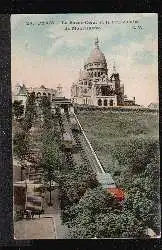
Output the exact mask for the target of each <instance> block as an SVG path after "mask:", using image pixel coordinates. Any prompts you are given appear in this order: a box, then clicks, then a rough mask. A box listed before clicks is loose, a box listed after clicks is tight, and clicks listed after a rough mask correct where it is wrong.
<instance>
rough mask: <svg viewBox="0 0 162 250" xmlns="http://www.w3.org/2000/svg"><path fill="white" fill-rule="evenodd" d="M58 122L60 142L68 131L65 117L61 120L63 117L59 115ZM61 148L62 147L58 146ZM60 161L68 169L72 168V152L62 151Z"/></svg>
mask: <svg viewBox="0 0 162 250" xmlns="http://www.w3.org/2000/svg"><path fill="white" fill-rule="evenodd" d="M58 120H59V125H60V138H61V141H62V140H63V134H64V133H66V132H67V131H68V130H69V129H68V127H67V124H68V123H67V121H66V117H64V118H63V116H62V115H61V114H60V113H59V114H58ZM60 146H61V147H62V145H60ZM62 160H63V163H64V164H65V165H67V166H68V168H73V167H74V161H73V155H72V152H70V151H69V150H64V153H63V154H62Z"/></svg>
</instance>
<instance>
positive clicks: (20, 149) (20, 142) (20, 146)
mask: <svg viewBox="0 0 162 250" xmlns="http://www.w3.org/2000/svg"><path fill="white" fill-rule="evenodd" d="M13 152H14V154H15V155H16V156H17V157H18V158H19V159H20V160H24V159H25V158H26V157H27V156H28V155H29V153H30V141H29V137H28V134H27V133H26V132H24V131H23V130H21V131H19V132H17V133H15V135H14V138H13Z"/></svg>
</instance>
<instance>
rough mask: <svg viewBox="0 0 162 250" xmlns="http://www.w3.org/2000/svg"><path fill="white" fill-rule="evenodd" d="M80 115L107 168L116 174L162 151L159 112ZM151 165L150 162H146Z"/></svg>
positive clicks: (97, 112)
mask: <svg viewBox="0 0 162 250" xmlns="http://www.w3.org/2000/svg"><path fill="white" fill-rule="evenodd" d="M78 118H79V120H80V122H81V124H82V126H83V128H84V130H85V132H86V134H87V136H88V138H89V140H90V142H91V143H92V146H93V147H94V150H95V151H96V153H97V155H98V157H99V159H100V161H101V163H102V165H103V167H104V169H105V170H106V171H110V172H111V173H112V174H114V172H115V171H116V170H118V169H119V170H120V171H121V170H122V169H123V168H124V166H125V165H130V164H136V165H138V166H137V167H140V164H141V162H142V163H143V161H144V160H145V161H147V159H142V157H144V158H146V157H147V153H148V154H149V158H150V157H154V153H155V154H156V152H155V151H156V150H158V126H159V124H158V119H159V118H158V113H156V112H143V111H128V112H116V111H114V112H111V111H109V112H103V111H99V110H96V111H84V110H83V111H79V112H78ZM146 164H147V163H146Z"/></svg>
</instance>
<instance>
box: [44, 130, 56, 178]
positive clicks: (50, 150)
mask: <svg viewBox="0 0 162 250" xmlns="http://www.w3.org/2000/svg"><path fill="white" fill-rule="evenodd" d="M42 143H43V150H42V166H43V168H44V177H45V179H46V180H48V181H49V180H53V179H54V178H55V171H57V170H59V168H60V160H59V153H58V147H57V142H56V138H55V137H54V134H53V133H52V131H48V132H46V134H44V135H43V137H42Z"/></svg>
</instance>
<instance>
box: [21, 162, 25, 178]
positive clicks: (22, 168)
mask: <svg viewBox="0 0 162 250" xmlns="http://www.w3.org/2000/svg"><path fill="white" fill-rule="evenodd" d="M24 169H25V168H24V167H23V166H22V167H21V181H22V180H23V174H22V172H23V170H24Z"/></svg>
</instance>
